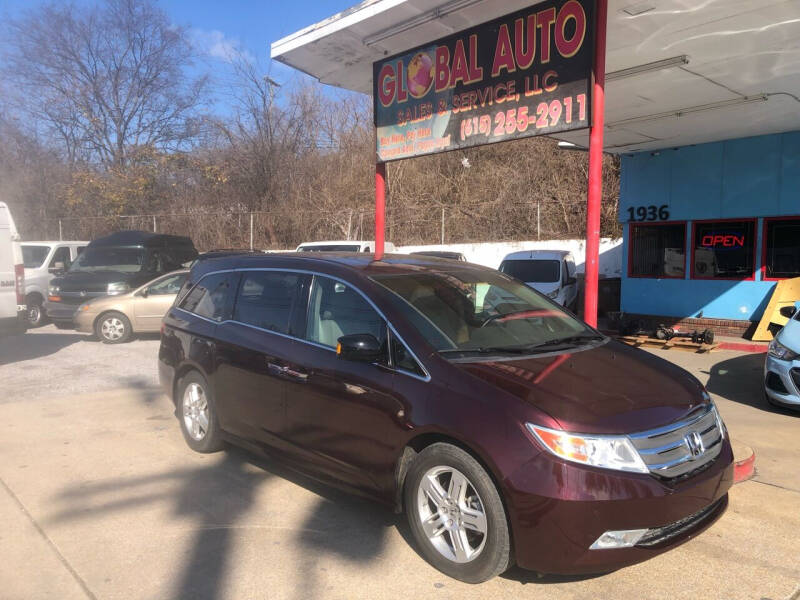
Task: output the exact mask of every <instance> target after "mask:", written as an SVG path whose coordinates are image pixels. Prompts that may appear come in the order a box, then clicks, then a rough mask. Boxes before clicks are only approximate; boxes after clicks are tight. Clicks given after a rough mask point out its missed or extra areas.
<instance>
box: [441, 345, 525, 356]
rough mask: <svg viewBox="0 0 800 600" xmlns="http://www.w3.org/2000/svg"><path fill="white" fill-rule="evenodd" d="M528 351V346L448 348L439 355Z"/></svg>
mask: <svg viewBox="0 0 800 600" xmlns="http://www.w3.org/2000/svg"><path fill="white" fill-rule="evenodd" d="M527 351H528V347H527V346H481V347H480V348H446V349H444V350H439V354H464V353H477V354H501V353H503V354H522V353H523V352H527Z"/></svg>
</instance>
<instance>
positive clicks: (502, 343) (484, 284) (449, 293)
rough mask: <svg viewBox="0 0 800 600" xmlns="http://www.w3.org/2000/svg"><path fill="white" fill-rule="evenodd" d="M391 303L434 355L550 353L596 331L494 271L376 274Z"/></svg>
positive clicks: (375, 279) (599, 336)
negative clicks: (535, 349)
mask: <svg viewBox="0 0 800 600" xmlns="http://www.w3.org/2000/svg"><path fill="white" fill-rule="evenodd" d="M372 279H373V280H374V281H376V282H378V283H379V284H381V285H382V286H384V287H386V288H387V289H389V290H390V291H391V292H393V296H392V299H393V302H394V304H395V307H396V308H397V309H399V310H400V311H401V312H402V313H403V315H404V316H405V317H406V318H407V319H408V320H409V321H410V322H411V324H413V325H414V326H415V327H416V328H417V330H418V331H419V332H420V334H421V335H422V336H423V337H425V339H426V340H427V341H428V342H429V343H430V344H431V345H433V346H434V347H435V348H436V349H437V350H438V351H440V352H445V353H448V354H458V353H465V354H466V353H470V352H493V353H503V352H511V353H515V352H516V353H518V352H521V351H527V350H532V349H533V347H534V346H541V345H545V346H547V349H553V348H554V347H555V345H557V344H559V343H560V342H561V341H563V342H564V344H566V345H569V344H571V345H576V344H579V343H581V340H580V339H579V338H582V337H584V336H585V338H586V340H589V339H591V338H598V339H602V338H603V336H601V335H599V334H598V333H597V332H596V331H594V330H593V329H591V328H589V327H588V326H587V325H585V324H584V323H582V322H580V321H579V320H577V319H576V318H575V317H573V316H571V315H569V314H568V313H566V312H564V311H563V310H561V308H559V307H558V306H557V305H555V304H554V303H552V302H550V301H549V300H547V299H546V298H544V297H543V296H541V295H540V294H538V293H537V292H535V291H533V290H532V289H530V288H528V287H527V286H525V285H523V284H521V283H519V282H517V281H514V280H513V279H510V278H509V277H506V276H504V275H502V274H500V273H493V272H490V271H483V270H470V269H464V270H457V271H452V272H447V273H433V272H426V273H408V274H401V275H376V276H374V277H373V278H372Z"/></svg>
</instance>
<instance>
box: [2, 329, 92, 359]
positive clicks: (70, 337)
mask: <svg viewBox="0 0 800 600" xmlns="http://www.w3.org/2000/svg"><path fill="white" fill-rule="evenodd" d="M85 339H86V336H84V335H79V334H76V333H37V334H34V335H25V334H23V335H14V336H10V337H7V338H4V339H3V340H2V342H0V366H2V365H8V364H11V363H15V362H22V361H25V360H34V359H36V358H43V357H45V356H49V355H51V354H55V353H56V352H58V351H59V350H62V349H64V348H66V347H67V346H71V345H72V344H75V343H76V342H80V341H81V340H85Z"/></svg>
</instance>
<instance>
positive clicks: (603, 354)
mask: <svg viewBox="0 0 800 600" xmlns="http://www.w3.org/2000/svg"><path fill="white" fill-rule="evenodd" d="M453 364H454V365H455V366H457V367H460V368H461V369H463V370H464V371H466V372H468V373H469V374H471V375H473V376H475V377H478V378H480V379H483V380H484V381H486V382H488V383H490V384H491V385H493V386H495V387H497V388H500V389H502V390H503V391H505V392H507V393H510V394H512V395H514V396H516V397H517V398H519V399H520V400H522V401H523V402H526V403H529V404H531V405H533V406H534V407H536V408H538V409H540V410H542V411H544V412H546V413H547V414H548V415H550V416H551V417H552V418H553V419H555V420H556V421H557V422H558V425H559V426H560V427H561V428H562V429H564V430H566V431H571V432H574V433H606V434H614V433H622V434H625V433H634V432H637V431H645V430H648V429H654V428H656V427H660V426H662V425H666V424H668V423H671V422H673V421H676V420H679V419H681V418H682V417H684V416H686V415H687V414H688V413H689V412H691V411H692V410H693V409H695V408H696V407H697V406H698V405H700V404H702V403H704V402H705V399H704V395H703V388H702V386H701V385H700V383H699V382H698V381H697V379H695V378H694V377H693V376H692V375H690V374H689V373H688V372H686V371H684V370H683V369H681V368H679V367H676V366H675V365H673V364H672V363H669V362H667V361H665V360H662V359H660V358H657V357H655V356H653V355H651V354H648V353H646V352H644V351H642V350H637V349H635V348H631V347H629V346H626V345H624V344H621V343H620V342H616V341H610V342H608V343H606V344H602V345H600V346H598V347H595V348H590V349H580V350H578V351H575V352H567V353H561V354H549V355H547V356H541V357H529V358H523V359H519V360H502V361H500V360H498V361H487V362H454V363H453Z"/></svg>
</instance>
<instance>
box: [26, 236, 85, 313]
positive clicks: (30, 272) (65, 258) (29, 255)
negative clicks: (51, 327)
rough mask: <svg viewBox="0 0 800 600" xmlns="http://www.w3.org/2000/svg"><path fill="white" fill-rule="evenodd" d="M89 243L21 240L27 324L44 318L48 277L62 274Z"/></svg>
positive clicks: (48, 284) (49, 278)
mask: <svg viewBox="0 0 800 600" xmlns="http://www.w3.org/2000/svg"><path fill="white" fill-rule="evenodd" d="M88 243H89V242H22V244H20V245H21V246H22V260H23V262H24V263H25V304H26V305H27V307H28V323H29V324H30V325H32V326H34V327H36V326H37V325H40V324H41V323H42V322H43V321H44V320H45V315H44V310H43V308H42V306H43V305H44V301H45V298H47V288H48V287H49V286H50V280H52V279H53V278H54V277H57V276H59V275H63V274H64V273H65V272H66V271H67V270H68V269H69V267H70V265H72V262H73V261H74V260H75V259H76V258H78V255H79V254H80V253H81V252H83V249H84V248H86V245H87V244H88Z"/></svg>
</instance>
